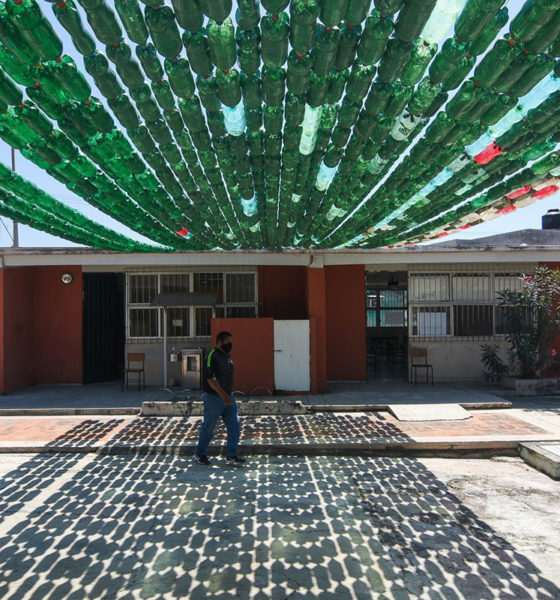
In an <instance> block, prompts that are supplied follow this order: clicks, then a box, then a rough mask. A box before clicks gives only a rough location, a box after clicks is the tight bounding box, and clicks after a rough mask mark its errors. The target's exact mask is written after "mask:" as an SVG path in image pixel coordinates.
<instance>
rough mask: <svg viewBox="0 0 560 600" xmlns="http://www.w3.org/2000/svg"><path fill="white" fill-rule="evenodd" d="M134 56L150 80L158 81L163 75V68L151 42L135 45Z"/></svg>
mask: <svg viewBox="0 0 560 600" xmlns="http://www.w3.org/2000/svg"><path fill="white" fill-rule="evenodd" d="M136 56H137V57H138V60H139V61H140V63H141V65H142V69H144V73H146V75H147V76H148V77H149V78H150V79H151V80H152V81H160V80H161V78H162V77H163V69H162V67H161V63H160V62H159V57H158V53H157V51H156V49H155V46H154V45H153V44H146V45H145V46H136ZM166 60H168V59H166Z"/></svg>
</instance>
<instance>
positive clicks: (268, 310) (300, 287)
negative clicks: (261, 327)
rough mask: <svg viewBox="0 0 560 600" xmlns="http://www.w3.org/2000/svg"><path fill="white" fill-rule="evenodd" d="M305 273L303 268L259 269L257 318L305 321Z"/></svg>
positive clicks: (268, 267)
mask: <svg viewBox="0 0 560 600" xmlns="http://www.w3.org/2000/svg"><path fill="white" fill-rule="evenodd" d="M305 272H306V268H305V267H272V266H266V267H260V268H259V276H258V282H259V283H258V285H259V316H260V317H272V318H273V319H306V318H307V303H306V292H305V283H306V275H305Z"/></svg>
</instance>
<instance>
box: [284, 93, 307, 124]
mask: <svg viewBox="0 0 560 600" xmlns="http://www.w3.org/2000/svg"><path fill="white" fill-rule="evenodd" d="M284 109H285V114H284V116H285V118H286V125H287V126H288V127H297V126H298V125H301V123H302V122H303V115H304V113H305V96H303V95H302V96H295V95H294V94H292V93H291V92H288V93H287V94H286V100H285V102H284Z"/></svg>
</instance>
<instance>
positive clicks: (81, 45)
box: [53, 0, 95, 56]
mask: <svg viewBox="0 0 560 600" xmlns="http://www.w3.org/2000/svg"><path fill="white" fill-rule="evenodd" d="M53 12H54V15H55V17H56V18H57V20H58V22H59V23H60V24H61V25H62V26H63V27H64V29H66V31H67V32H68V33H69V34H70V36H71V37H72V41H73V42H74V46H76V50H77V51H78V52H79V53H80V54H83V55H84V56H91V55H92V54H93V53H94V52H95V41H94V40H93V38H92V37H91V36H90V35H89V33H87V32H86V31H85V30H84V28H83V25H82V20H81V18H80V13H79V12H78V9H77V8H76V4H75V3H74V0H66V1H65V2H61V3H57V4H53Z"/></svg>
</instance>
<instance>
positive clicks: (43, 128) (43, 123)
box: [4, 100, 53, 138]
mask: <svg viewBox="0 0 560 600" xmlns="http://www.w3.org/2000/svg"><path fill="white" fill-rule="evenodd" d="M6 109H7V107H6ZM6 109H4V112H5V110H6ZM17 112H18V116H19V117H21V118H22V119H23V120H24V121H25V122H26V123H27V124H28V125H29V127H31V129H33V131H35V132H36V133H37V134H38V135H39V136H40V137H44V138H45V137H47V136H49V135H50V134H51V132H52V130H53V127H52V124H51V122H50V121H49V120H48V119H47V118H45V116H44V115H43V113H42V112H41V111H40V110H39V109H38V108H37V105H36V104H35V103H34V102H33V101H31V100H26V101H25V103H23V104H20V107H19V109H18V110H17Z"/></svg>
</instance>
